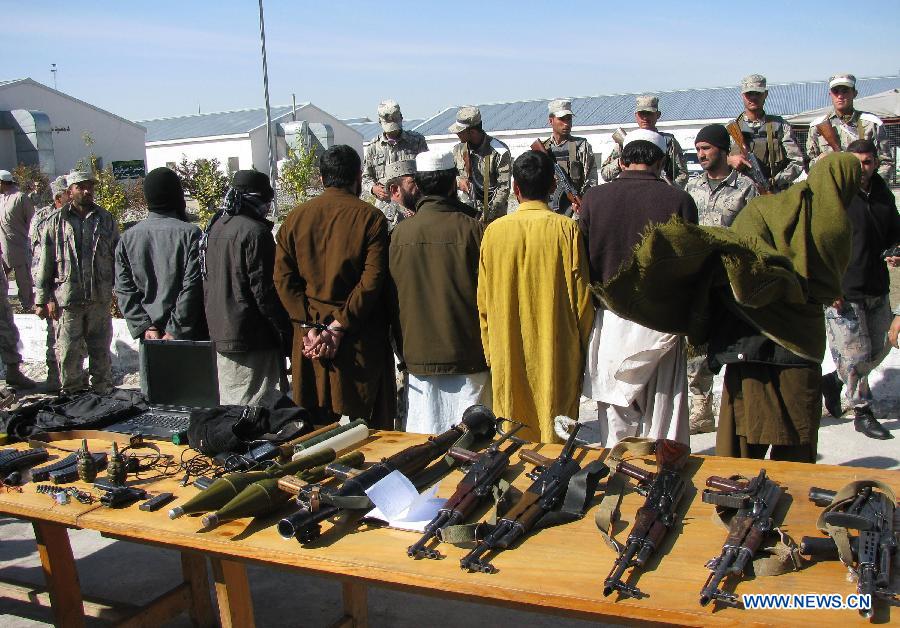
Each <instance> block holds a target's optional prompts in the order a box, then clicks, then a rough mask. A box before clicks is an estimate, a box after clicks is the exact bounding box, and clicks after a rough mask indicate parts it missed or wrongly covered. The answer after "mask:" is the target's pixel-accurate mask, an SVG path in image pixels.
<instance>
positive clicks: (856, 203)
mask: <svg viewBox="0 0 900 628" xmlns="http://www.w3.org/2000/svg"><path fill="white" fill-rule="evenodd" d="M847 217H848V218H849V219H850V224H851V226H852V227H853V246H852V252H851V255H850V264H849V265H848V266H847V272H846V273H844V281H843V292H844V298H845V299H848V300H850V301H853V300H862V299H864V298H866V297H880V296H882V295H885V294H887V293H888V289H889V287H890V276H889V275H888V269H887V264H886V263H885V261H884V256H883V255H882V253H883V252H884V250H885V249H887V248H889V247H891V246H893V245H895V244H897V243H898V242H900V214H898V213H897V203H896V201H895V199H894V194H893V192H891V190H890V189H889V188H888V186H887V184H886V183H885V182H884V179H882V178H881V177H880V176H879V175H878V174H875V175H874V176H873V177H872V183H871V185H870V186H869V193H868V194H866V193H865V192H863V191H862V190H860V191H859V192H858V193H857V194H856V195H855V196H854V197H853V201H851V203H850V206H849V207H847Z"/></svg>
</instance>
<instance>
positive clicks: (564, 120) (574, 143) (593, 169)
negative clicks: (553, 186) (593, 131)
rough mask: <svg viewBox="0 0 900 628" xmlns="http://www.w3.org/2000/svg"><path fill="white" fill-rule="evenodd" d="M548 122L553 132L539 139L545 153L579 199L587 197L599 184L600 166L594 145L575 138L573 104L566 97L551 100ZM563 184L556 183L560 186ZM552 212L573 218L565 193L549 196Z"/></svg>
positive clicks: (569, 202)
mask: <svg viewBox="0 0 900 628" xmlns="http://www.w3.org/2000/svg"><path fill="white" fill-rule="evenodd" d="M547 110H548V112H549V114H550V115H549V117H548V121H549V122H550V128H551V129H553V133H552V134H551V135H550V137H548V138H547V139H545V140H540V143H541V145H542V146H543V147H544V150H545V151H547V153H549V155H550V156H551V157H552V158H553V160H554V161H556V163H557V164H558V165H559V167H560V168H561V169H562V171H563V173H564V174H565V176H566V177H568V179H569V182H570V183H571V184H572V187H573V188H574V190H575V195H576V196H578V197H579V198H580V197H581V196H584V193H585V192H587V190H588V188H590V187H593V186H595V185H597V163H596V161H594V151H593V149H592V148H591V143H590V142H588V141H587V139H586V138H583V137H575V136H574V135H572V117H573V114H572V101H571V100H568V99H565V98H557V99H556V100H551V101H550V104H549V105H548V106H547ZM560 185H562V183H561V182H560V181H557V187H559V186H560ZM550 209H552V210H553V211H555V212H556V213H558V214H565V215H566V216H571V215H572V214H573V213H574V212H573V206H572V202H571V201H570V200H569V199H568V197H567V196H566V195H565V194H553V195H551V197H550Z"/></svg>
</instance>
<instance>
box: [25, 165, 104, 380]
mask: <svg viewBox="0 0 900 628" xmlns="http://www.w3.org/2000/svg"><path fill="white" fill-rule="evenodd" d="M95 182H96V181H95V180H94V177H93V175H91V173H89V172H70V173H69V174H68V175H67V176H66V184H67V185H68V190H69V202H68V203H66V205H64V206H63V207H62V208H61V209H60V210H59V211H55V212H52V213H51V214H50V216H49V217H48V218H47V220H46V222H45V223H44V227H43V233H42V234H41V240H40V243H39V245H38V253H37V255H36V257H37V258H38V261H37V263H36V264H35V266H34V268H32V274H33V276H34V284H35V304H36V309H35V312H36V313H37V315H38V316H40V317H44V316H47V317H49V318H51V319H53V320H54V321H56V322H57V331H56V353H57V359H58V361H59V368H60V376H61V377H60V379H61V384H62V389H63V390H64V391H75V390H79V389H81V388H83V387H84V386H85V382H84V378H83V370H82V368H83V361H84V353H83V349H82V347H83V346H86V347H87V354H88V358H89V359H90V362H89V367H88V370H89V372H90V375H91V388H93V389H94V390H95V391H96V392H98V393H100V394H106V393H108V392H110V391H111V390H112V356H111V354H110V348H109V345H110V342H111V340H112V319H111V318H110V313H109V306H110V303H111V301H112V296H113V276H114V267H115V257H114V255H115V250H116V245H117V244H118V243H119V226H118V225H117V224H116V220H115V218H113V217H112V214H110V213H109V212H108V211H106V210H105V209H103V208H102V207H100V206H99V205H97V204H96V203H94V183H95Z"/></svg>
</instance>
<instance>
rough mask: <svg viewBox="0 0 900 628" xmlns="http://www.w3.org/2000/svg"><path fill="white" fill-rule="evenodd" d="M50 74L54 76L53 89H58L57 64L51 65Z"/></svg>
mask: <svg viewBox="0 0 900 628" xmlns="http://www.w3.org/2000/svg"><path fill="white" fill-rule="evenodd" d="M50 73H51V74H52V75H53V89H56V64H55V63H51V64H50Z"/></svg>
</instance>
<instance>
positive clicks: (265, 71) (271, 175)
mask: <svg viewBox="0 0 900 628" xmlns="http://www.w3.org/2000/svg"><path fill="white" fill-rule="evenodd" d="M259 40H260V44H261V45H262V67H263V92H264V95H265V99H266V139H267V140H268V143H269V181H270V182H271V184H272V189H273V190H275V189H276V188H275V142H274V138H273V137H272V135H273V133H272V112H271V110H270V109H269V68H268V64H267V63H266V24H265V21H264V19H263V0H259ZM276 192H277V190H276ZM277 205H278V195H277V193H276V195H275V198H274V199H273V200H272V213H273V214H274V213H275V212H276V210H277Z"/></svg>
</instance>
